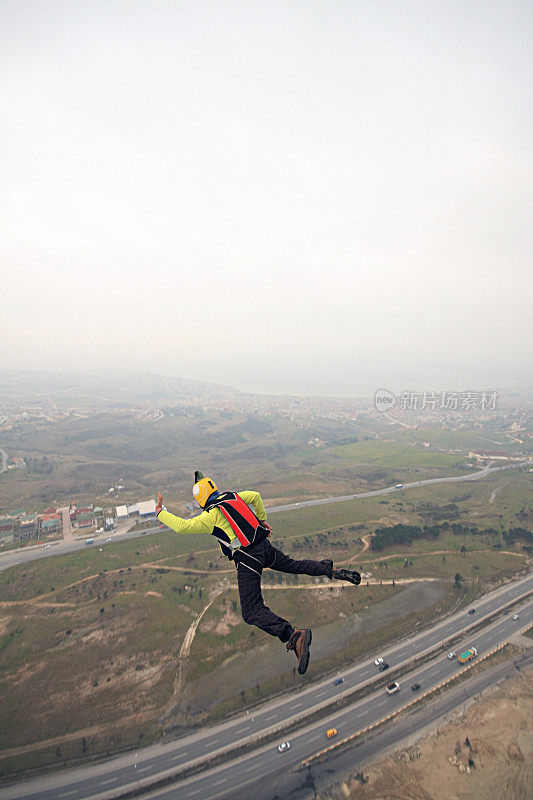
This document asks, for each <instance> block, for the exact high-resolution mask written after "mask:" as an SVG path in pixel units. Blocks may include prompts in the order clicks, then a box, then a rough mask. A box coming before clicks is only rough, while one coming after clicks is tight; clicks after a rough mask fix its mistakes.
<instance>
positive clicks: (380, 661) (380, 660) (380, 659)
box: [374, 656, 383, 667]
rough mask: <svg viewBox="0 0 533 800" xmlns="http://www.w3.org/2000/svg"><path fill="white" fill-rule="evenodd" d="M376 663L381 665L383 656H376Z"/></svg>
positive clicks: (377, 665)
mask: <svg viewBox="0 0 533 800" xmlns="http://www.w3.org/2000/svg"><path fill="white" fill-rule="evenodd" d="M374 664H375V665H376V667H379V665H380V664H383V659H382V658H381V656H380V657H379V658H376V660H375V661H374Z"/></svg>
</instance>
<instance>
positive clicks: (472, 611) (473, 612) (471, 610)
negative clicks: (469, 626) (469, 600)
mask: <svg viewBox="0 0 533 800" xmlns="http://www.w3.org/2000/svg"><path fill="white" fill-rule="evenodd" d="M468 613H469V614H475V613H476V609H475V608H471V609H470V611H469V612H468Z"/></svg>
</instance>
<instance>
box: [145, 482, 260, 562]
mask: <svg viewBox="0 0 533 800" xmlns="http://www.w3.org/2000/svg"><path fill="white" fill-rule="evenodd" d="M238 495H239V497H242V499H243V500H244V502H245V503H246V504H247V505H249V506H252V507H253V511H254V514H255V516H256V517H257V519H259V520H260V521H261V522H264V521H265V520H266V517H267V515H266V511H265V506H264V505H263V500H262V498H261V495H260V494H259V492H251V491H245V492H238ZM157 519H158V520H159V522H162V523H163V525H166V526H167V528H170V529H171V530H173V531H176V533H213V531H214V529H215V528H222V530H223V531H224V532H225V533H227V535H228V537H229V545H230V547H231V548H232V549H234V548H235V547H236V546H237V547H239V546H240V545H239V540H238V539H237V537H236V535H235V533H234V532H233V528H232V527H231V525H230V524H229V522H228V520H227V519H226V517H225V516H224V514H223V513H222V511H221V510H220V509H219V508H217V507H216V506H215V507H214V508H211V509H207V510H205V511H202V513H201V514H198V516H197V517H193V518H192V519H182V518H181V517H177V516H176V515H175V514H171V513H170V511H167V510H166V509H165V508H164V509H163V510H162V511H160V512H159V514H158V515H157ZM234 539H237V541H236V542H234V541H233V540H234Z"/></svg>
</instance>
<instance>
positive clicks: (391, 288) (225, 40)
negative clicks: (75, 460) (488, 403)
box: [0, 0, 533, 394]
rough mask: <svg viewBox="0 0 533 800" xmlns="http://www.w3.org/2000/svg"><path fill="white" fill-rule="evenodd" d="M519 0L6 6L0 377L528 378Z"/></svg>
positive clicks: (305, 386)
mask: <svg viewBox="0 0 533 800" xmlns="http://www.w3.org/2000/svg"><path fill="white" fill-rule="evenodd" d="M532 32H533V26H532V6H531V3H529V2H526V1H524V2H513V0H502V2H491V0H481V1H480V2H468V0H461V1H460V2H454V1H453V0H447V2H435V1H434V0H430V1H428V2H416V1H413V0H410V1H409V2H407V3H406V2H404V0H402V1H401V2H395V1H392V2H379V0H372V1H371V2H364V0H363V1H361V0H357V1H355V0H350V1H349V2H348V1H347V2H340V1H339V0H323V2H313V1H312V0H305V1H302V2H295V1H294V2H287V0H283V2H276V0H268V1H265V2H254V0H248V1H247V2H215V1H214V0H213V1H212V2H201V0H195V2H187V1H186V0H174V1H172V2H171V1H170V0H169V1H168V2H161V1H158V0H150V2H148V1H146V2H145V1H144V0H137V1H135V0H114V2H112V3H110V2H107V0H101V1H100V2H99V1H98V0H90V2H84V1H83V0H77V1H76V2H72V0H66V1H65V2H60V1H59V0H34V1H32V2H28V0H3V1H2V3H1V4H0V36H1V39H0V69H1V82H0V85H1V89H0V100H1V117H2V118H1V124H0V158H1V162H2V171H1V188H0V193H1V199H0V215H1V259H2V280H1V287H2V291H1V297H0V310H1V315H2V327H1V335H0V343H1V344H0V364H1V365H2V366H8V367H17V366H19V367H23V368H46V369H68V368H69V367H76V368H79V367H83V366H84V365H86V366H87V368H89V369H91V370H94V369H95V368H98V367H102V368H106V369H109V368H111V369H113V368H119V367H120V368H122V369H124V368H126V369H128V368H131V369H133V370H141V371H145V370H147V371H153V372H167V373H170V374H173V375H180V376H183V377H189V378H198V379H203V380H208V381H222V382H225V383H228V384H232V385H234V386H237V387H240V388H243V389H247V390H252V391H276V392H278V391H279V392H283V391H286V392H302V393H311V392H316V393H321V394H348V393H356V394H361V393H368V392H372V391H373V390H374V389H375V388H378V387H380V386H384V387H387V388H390V389H392V390H395V391H400V390H402V389H417V390H426V389H427V390H432V389H443V388H449V389H454V388H455V389H457V388H459V389H461V388H471V389H479V388H484V387H487V386H491V387H499V386H504V385H509V384H516V383H524V382H526V381H528V380H529V383H530V384H531V376H532V374H533V363H532V347H531V342H532V341H533V327H532V318H533V315H532V313H531V297H532V289H533V286H532V253H533V247H532V231H533V224H532V210H533V209H532V206H533V203H532V185H533V169H532V166H533V164H532V162H533V158H532V155H533V147H532V142H533V138H532V133H533V125H532V102H531V75H532V73H533V63H532V62H533V58H532V53H533V35H532Z"/></svg>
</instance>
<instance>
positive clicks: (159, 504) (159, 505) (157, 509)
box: [155, 492, 163, 517]
mask: <svg viewBox="0 0 533 800" xmlns="http://www.w3.org/2000/svg"><path fill="white" fill-rule="evenodd" d="M162 508H163V495H162V494H161V492H158V493H157V503H156V505H155V515H156V517H157V515H158V514H159V512H160V511H161V509H162Z"/></svg>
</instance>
